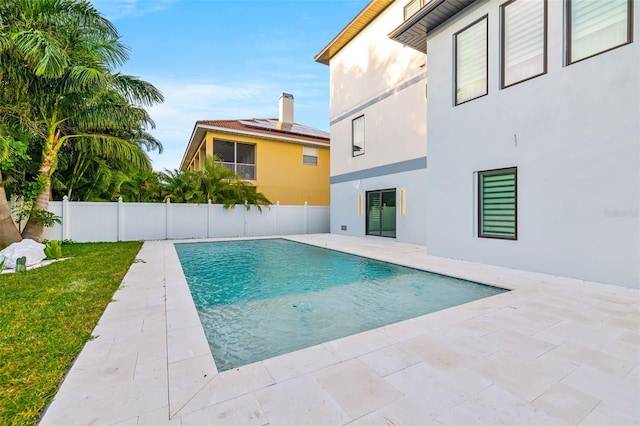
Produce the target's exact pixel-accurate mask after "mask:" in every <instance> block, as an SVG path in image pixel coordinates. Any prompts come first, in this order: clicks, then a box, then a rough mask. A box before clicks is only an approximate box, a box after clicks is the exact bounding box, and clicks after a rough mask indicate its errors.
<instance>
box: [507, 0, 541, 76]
mask: <svg viewBox="0 0 640 426" xmlns="http://www.w3.org/2000/svg"><path fill="white" fill-rule="evenodd" d="M500 10H501V14H500V17H501V27H502V28H501V30H500V34H501V40H500V43H501V49H500V56H501V58H500V62H501V65H502V73H501V76H502V84H501V86H502V87H503V88H504V87H507V86H511V85H512V84H516V83H519V82H521V81H525V80H528V79H530V78H533V77H537V76H539V75H542V74H544V73H546V72H547V0H511V1H508V2H506V3H504V4H503V5H502V6H501V7H500Z"/></svg>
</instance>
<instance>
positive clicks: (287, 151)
mask: <svg viewBox="0 0 640 426" xmlns="http://www.w3.org/2000/svg"><path fill="white" fill-rule="evenodd" d="M205 139H206V141H203V143H202V146H203V147H204V146H207V150H208V151H207V153H206V155H207V156H210V155H212V153H213V150H214V144H215V140H225V141H231V142H241V143H247V144H252V145H256V180H255V185H256V187H257V190H258V191H259V192H262V193H263V194H264V195H265V196H266V197H267V198H268V199H269V201H271V202H272V203H274V204H275V203H276V202H277V201H279V202H280V204H283V205H303V204H304V203H305V202H307V204H308V205H315V206H327V205H329V199H330V196H329V168H330V166H329V162H330V154H329V147H328V146H318V145H315V146H314V145H309V146H314V147H317V148H318V164H317V165H309V164H303V163H302V147H303V146H305V145H303V144H299V143H294V142H277V141H272V140H265V139H261V138H258V137H254V136H249V135H231V134H227V133H221V132H214V131H209V132H207V135H206V138H205ZM203 157H204V155H203Z"/></svg>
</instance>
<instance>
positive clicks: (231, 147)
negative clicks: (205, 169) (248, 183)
mask: <svg viewBox="0 0 640 426" xmlns="http://www.w3.org/2000/svg"><path fill="white" fill-rule="evenodd" d="M213 155H215V156H217V157H218V158H220V159H221V160H222V161H221V163H222V164H224V165H225V166H226V167H227V168H229V169H230V170H233V171H234V172H235V173H236V174H237V175H238V176H240V178H242V179H245V180H256V146H255V145H251V144H248V143H239V142H230V141H220V140H214V141H213Z"/></svg>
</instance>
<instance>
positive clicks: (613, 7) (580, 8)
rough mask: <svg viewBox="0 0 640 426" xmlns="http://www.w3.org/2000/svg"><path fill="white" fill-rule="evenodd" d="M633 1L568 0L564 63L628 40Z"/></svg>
mask: <svg viewBox="0 0 640 426" xmlns="http://www.w3.org/2000/svg"><path fill="white" fill-rule="evenodd" d="M632 3H633V0H567V14H566V16H567V25H566V29H567V63H568V64H572V63H574V62H578V61H581V60H583V59H586V58H589V57H591V56H595V55H598V54H600V53H603V52H606V51H608V50H611V49H615V48H616V47H620V46H623V45H625V44H628V43H631V41H632V39H633V34H632V33H633V26H632V25H631V19H632V18H631V10H632V7H633V6H632Z"/></svg>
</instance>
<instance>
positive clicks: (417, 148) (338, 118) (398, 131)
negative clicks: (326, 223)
mask: <svg viewBox="0 0 640 426" xmlns="http://www.w3.org/2000/svg"><path fill="white" fill-rule="evenodd" d="M403 14H404V5H403V4H401V3H394V2H393V1H391V0H385V1H373V2H371V3H369V5H367V7H365V9H364V10H363V11H362V12H361V13H360V14H359V15H358V16H356V17H355V18H354V19H353V21H351V23H349V24H348V25H347V26H346V27H345V28H344V29H343V30H342V31H341V32H340V33H339V34H338V35H337V36H336V37H335V38H334V39H333V40H332V41H331V42H330V43H329V44H328V45H327V46H326V47H325V48H324V49H323V50H322V51H321V52H320V53H319V54H318V55H317V56H316V61H318V62H320V63H322V64H325V65H329V72H330V75H331V78H330V82H331V109H330V125H331V141H332V143H331V145H332V147H331V232H333V233H339V234H344V235H354V236H359V235H378V236H383V237H395V238H396V239H397V240H398V241H404V242H413V243H419V244H425V243H426V223H425V221H424V216H425V214H426V192H425V181H426V167H427V157H426V156H427V146H426V143H425V140H426V135H427V122H426V96H425V94H426V68H425V60H426V57H425V55H424V54H423V53H420V52H417V51H415V50H414V49H411V48H409V47H406V48H405V47H402V46H401V45H399V44H398V43H396V42H394V41H392V40H390V39H389V37H387V34H388V33H389V31H390V30H391V29H393V28H395V27H396V26H397V25H398V23H400V22H402V19H403Z"/></svg>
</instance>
